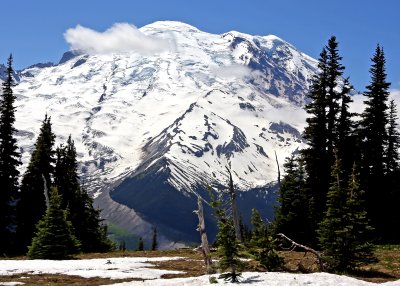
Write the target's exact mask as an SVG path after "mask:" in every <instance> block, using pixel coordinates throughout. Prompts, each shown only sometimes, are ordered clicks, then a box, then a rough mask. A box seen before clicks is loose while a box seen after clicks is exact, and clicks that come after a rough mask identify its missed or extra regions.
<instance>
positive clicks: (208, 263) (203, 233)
mask: <svg viewBox="0 0 400 286" xmlns="http://www.w3.org/2000/svg"><path fill="white" fill-rule="evenodd" d="M197 206H198V209H197V211H194V212H195V213H196V214H197V216H198V218H199V227H198V229H197V230H198V231H199V233H200V238H201V251H202V253H203V257H204V263H205V265H206V269H207V274H211V273H213V269H212V260H211V256H210V247H209V246H208V239H207V233H206V225H205V222H204V212H203V203H202V201H201V198H200V197H198V199H197Z"/></svg>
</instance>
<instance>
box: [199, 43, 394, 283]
mask: <svg viewBox="0 0 400 286" xmlns="http://www.w3.org/2000/svg"><path fill="white" fill-rule="evenodd" d="M341 60H342V58H341V56H340V55H339V52H338V43H337V41H336V38H335V37H331V38H330V40H329V42H328V44H327V46H325V47H324V48H323V50H322V52H321V54H320V58H319V63H318V68H319V73H318V74H316V75H315V76H314V77H313V81H312V86H311V88H310V91H309V94H308V96H309V99H310V102H309V104H307V106H306V111H307V113H308V115H309V117H308V118H307V126H306V128H305V131H304V134H303V135H304V138H305V140H306V141H307V143H308V147H307V148H305V149H304V150H302V151H300V152H299V154H296V155H293V156H291V157H289V158H287V159H286V162H285V164H284V167H285V176H284V177H283V179H282V181H281V184H280V189H279V198H278V200H279V204H278V206H277V208H276V216H275V220H274V221H273V222H272V223H266V222H263V221H262V219H261V217H260V215H259V213H258V211H257V210H255V209H253V211H252V224H253V228H252V230H250V229H248V228H247V227H246V226H243V225H242V224H241V223H240V220H239V219H238V217H237V215H235V208H236V206H235V204H236V202H235V196H236V195H235V192H234V190H233V182H232V177H231V176H229V178H230V180H229V183H228V184H229V187H228V188H227V190H228V191H221V192H218V193H217V194H218V198H217V199H216V195H213V193H212V192H211V198H212V200H211V206H212V207H213V208H214V210H215V214H216V217H217V221H218V235H217V242H216V243H217V246H218V256H219V265H218V267H219V268H220V270H221V271H229V272H227V273H225V274H223V275H221V276H222V277H224V278H225V279H227V280H231V281H233V282H235V281H238V280H239V278H238V277H239V276H240V270H241V269H243V261H242V260H240V258H241V257H246V258H248V257H251V258H252V259H254V260H255V261H256V262H258V265H257V266H258V267H262V269H266V270H267V271H275V270H284V269H285V267H284V264H283V259H282V258H281V257H280V256H279V254H278V252H277V251H276V249H279V247H284V249H292V250H293V249H294V248H299V249H302V250H305V251H309V252H311V253H313V254H314V255H315V256H316V258H317V261H318V264H319V267H320V270H321V271H330V272H340V273H349V272H353V271H355V270H358V268H359V267H360V266H363V265H366V264H369V263H374V262H376V261H377V259H376V257H375V256H374V245H375V244H377V243H399V242H400V229H399V228H398V227H397V225H398V222H399V221H400V212H398V209H397V204H398V202H399V201H400V168H399V146H400V134H399V130H398V126H397V123H396V121H397V110H396V105H395V103H394V101H393V100H391V101H389V86H390V83H388V82H387V81H386V71H385V56H384V51H383V48H382V47H380V46H379V45H378V46H377V47H376V50H375V54H374V55H373V57H372V66H371V69H370V73H371V83H370V84H369V85H368V86H367V87H366V91H365V92H364V97H365V101H364V104H365V109H364V111H363V112H362V113H361V114H354V113H351V112H350V110H349V104H350V103H351V102H352V96H351V94H352V90H353V88H352V86H351V84H350V81H349V78H344V77H343V74H344V69H345V67H344V66H343V65H342V64H341ZM227 170H228V172H229V174H230V170H229V169H228V168H227ZM224 196H225V198H224ZM283 243H285V244H287V243H289V244H288V248H285V246H284V245H283ZM203 253H205V254H207V252H204V250H203ZM299 270H301V269H299Z"/></svg>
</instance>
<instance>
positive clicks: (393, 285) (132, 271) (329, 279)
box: [0, 257, 400, 286]
mask: <svg viewBox="0 0 400 286" xmlns="http://www.w3.org/2000/svg"><path fill="white" fill-rule="evenodd" d="M176 259H181V257H156V258H144V257H125V258H109V259H107V258H104V259H85V260H1V261H0V276H8V275H14V274H22V273H28V274H33V275H34V274H64V275H78V276H81V277H85V278H91V277H102V278H110V279H130V278H132V279H135V278H136V279H138V278H139V279H143V281H132V282H124V283H116V284H112V285H116V286H146V285H148V286H158V285H163V286H189V285H190V286H203V285H214V284H210V282H209V279H210V277H212V276H213V277H218V275H211V276H210V275H204V276H200V277H189V278H175V279H161V278H160V277H161V275H163V274H179V273H182V272H179V271H168V270H160V269H155V268H154V265H152V264H150V263H149V262H155V261H168V260H176ZM218 283H219V284H230V283H228V282H225V281H224V280H222V279H218ZM241 283H242V284H245V285H246V284H251V285H255V286H264V285H268V286H306V285H307V286H372V285H378V284H375V283H370V282H365V281H361V280H357V279H355V278H351V277H348V276H343V275H334V274H329V273H312V274H291V273H278V272H267V273H261V272H244V273H243V274H242V279H241ZM22 284H23V283H21V282H2V283H0V285H22ZM379 285H382V286H400V280H398V281H393V282H386V283H382V284H379Z"/></svg>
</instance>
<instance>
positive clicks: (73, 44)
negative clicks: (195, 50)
mask: <svg viewBox="0 0 400 286" xmlns="http://www.w3.org/2000/svg"><path fill="white" fill-rule="evenodd" d="M64 38H65V40H66V42H67V43H68V44H69V45H70V48H71V50H79V51H82V52H84V53H87V54H110V53H125V52H137V53H140V54H143V55H151V54H154V53H159V52H163V51H171V50H173V47H174V43H173V42H172V39H171V40H168V39H161V38H157V37H154V36H149V35H145V34H143V33H142V32H141V31H139V29H138V28H136V27H135V26H134V25H132V24H129V23H116V24H114V25H113V26H112V27H111V28H109V29H107V30H106V31H104V32H98V31H95V30H92V29H90V28H86V27H83V26H81V25H77V26H76V27H75V28H70V29H68V30H67V31H66V32H65V33H64Z"/></svg>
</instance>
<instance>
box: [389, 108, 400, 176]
mask: <svg viewBox="0 0 400 286" xmlns="http://www.w3.org/2000/svg"><path fill="white" fill-rule="evenodd" d="M397 119H398V117H397V107H396V103H395V102H394V100H391V101H390V104H389V118H388V125H389V126H388V130H387V133H388V144H387V150H386V173H387V175H388V176H389V177H393V175H394V174H395V173H396V171H398V170H399V159H400V157H399V147H400V133H399V129H398V125H397Z"/></svg>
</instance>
